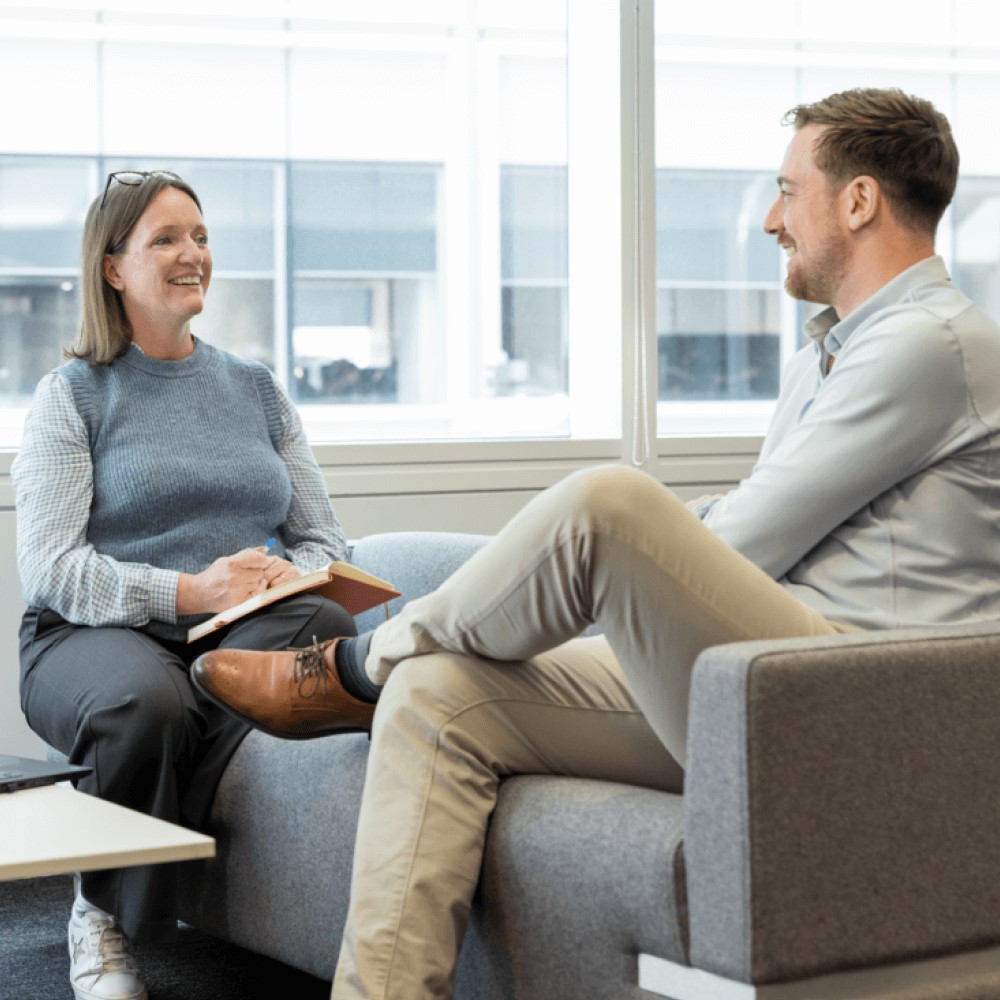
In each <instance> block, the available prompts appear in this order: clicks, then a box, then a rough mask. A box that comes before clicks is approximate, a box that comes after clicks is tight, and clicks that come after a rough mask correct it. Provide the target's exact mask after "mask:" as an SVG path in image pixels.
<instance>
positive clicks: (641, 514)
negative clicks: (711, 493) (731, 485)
mask: <svg viewBox="0 0 1000 1000" xmlns="http://www.w3.org/2000/svg"><path fill="white" fill-rule="evenodd" d="M553 491H554V493H556V494H557V502H558V503H559V504H560V505H561V509H562V510H563V511H564V516H565V517H566V518H567V519H570V520H573V521H575V522H577V523H579V524H581V526H590V527H600V528H603V529H608V528H613V527H614V526H615V525H621V524H627V523H628V522H630V521H631V520H633V519H638V520H640V521H646V520H648V517H649V507H650V503H651V502H653V501H654V500H655V501H656V502H657V503H659V504H661V505H662V504H667V505H670V504H671V502H672V503H673V504H675V505H676V507H677V509H678V510H683V504H682V503H681V502H680V500H678V499H677V498H676V497H674V496H673V494H672V493H671V492H670V491H669V490H668V489H667V488H666V487H665V486H663V484H662V483H660V482H658V481H657V480H656V479H654V478H653V477H652V476H650V475H648V474H647V473H645V472H642V471H641V470H640V469H634V468H632V467H631V466H627V465H599V466H595V467H593V468H589V469H581V470H580V471H578V472H574V473H572V474H571V475H569V476H567V477H566V478H565V479H563V480H562V481H561V482H559V483H557V484H556V486H554V487H553Z"/></svg>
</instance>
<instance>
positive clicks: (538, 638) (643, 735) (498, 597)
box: [333, 466, 844, 1000]
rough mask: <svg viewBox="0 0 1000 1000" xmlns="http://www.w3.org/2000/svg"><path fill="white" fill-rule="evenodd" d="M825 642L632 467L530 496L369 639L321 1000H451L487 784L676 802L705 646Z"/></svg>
mask: <svg viewBox="0 0 1000 1000" xmlns="http://www.w3.org/2000/svg"><path fill="white" fill-rule="evenodd" d="M775 530H778V531H780V525H776V529H775ZM595 622H596V623H597V625H598V626H599V627H600V629H601V631H602V633H603V635H601V636H599V637H593V638H582V639H576V638H573V637H575V636H578V635H579V634H580V632H581V631H583V630H584V629H585V628H586V627H587V626H588V625H590V624H592V623H595ZM842 630H844V626H840V625H837V624H835V623H833V622H830V621H828V620H827V619H825V618H824V617H822V616H821V615H819V614H817V613H816V612H814V611H812V610H810V609H809V608H808V607H806V606H805V605H803V604H802V603H801V602H799V601H797V600H796V599H795V598H793V597H791V596H790V595H789V594H788V593H786V591H785V590H784V589H783V588H782V587H781V586H779V585H778V584H777V583H775V582H774V581H773V580H772V579H771V578H770V577H768V576H767V575H766V574H764V573H763V572H762V571H761V570H759V569H758V568H757V567H756V566H754V565H753V564H751V563H750V562H748V561H747V560H746V559H744V558H743V557H742V556H741V555H739V554H738V553H737V552H735V551H734V550H733V549H731V548H730V547H728V546H727V545H725V544H724V543H723V542H721V541H720V540H719V539H718V538H716V536H715V535H713V534H712V532H711V531H709V530H708V529H707V528H706V527H705V526H704V525H703V524H701V522H700V521H699V520H698V519H697V518H696V517H694V516H693V515H692V514H691V513H690V512H689V511H688V510H687V509H686V508H685V507H684V505H683V504H682V503H681V502H680V501H679V500H678V499H677V498H676V497H675V496H674V495H673V494H672V493H671V492H670V491H669V490H668V489H666V488H665V487H664V486H662V485H661V484H660V483H658V482H657V481H656V480H654V479H652V478H651V477H649V476H647V475H645V474H644V473H641V472H638V471H636V470H633V469H629V468H627V467H624V466H613V467H601V468H596V469H590V470H586V471H584V472H580V473H576V474H574V475H572V476H569V477H568V478H567V479H565V480H563V481H562V482H560V483H558V484H557V485H555V486H554V487H552V488H551V489H549V490H547V491H546V492H544V493H543V494H541V495H540V496H538V497H536V498H535V499H534V500H532V501H531V502H530V503H529V504H528V505H527V506H526V507H525V508H524V509H523V510H522V511H521V513H520V514H518V515H517V516H516V517H515V518H514V519H513V520H512V521H511V522H510V523H509V524H508V525H507V527H506V528H504V530H503V531H501V532H500V533H499V534H498V535H497V536H496V537H495V538H493V539H492V540H491V541H490V542H489V543H488V544H487V545H486V546H485V547H484V548H483V549H482V550H481V551H480V552H478V553H477V554H476V555H475V556H473V558H472V559H470V560H469V562H467V563H466V564H465V565H464V566H463V567H462V568H460V569H459V570H458V571H457V572H456V573H455V574H454V575H453V576H452V577H451V578H450V579H449V580H448V581H447V582H445V583H444V584H443V585H442V586H441V587H440V588H439V589H438V590H437V591H435V592H434V593H433V594H430V595H428V596H426V597H424V598H421V599H419V600H415V601H412V602H411V603H410V604H408V605H407V606H406V607H405V608H404V609H403V611H402V613H401V614H399V615H398V616H397V617H396V618H394V619H392V620H390V621H389V622H387V623H386V624H385V625H383V626H381V627H380V628H379V629H378V630H377V632H376V633H375V635H374V636H373V639H372V644H371V648H370V651H369V655H368V659H367V661H366V668H367V670H368V673H369V674H370V675H371V676H372V679H373V680H376V681H378V682H380V683H381V682H384V683H385V685H386V686H385V689H384V691H383V693H382V697H381V700H380V702H379V707H378V711H377V712H376V714H375V724H374V730H373V733H372V746H371V754H370V758H369V763H368V774H367V778H366V783H365V790H364V799H363V802H362V807H361V814H360V821H359V829H358V835H357V842H356V848H355V858H354V873H353V883H352V889H351V900H350V907H349V912H348V919H347V926H346V929H345V932H344V940H343V945H342V948H341V952H340V957H339V961H338V965H337V972H336V976H335V978H334V984H333V998H334V1000H355V998H362V997H363V998H379V1000H422V998H429V997H450V996H451V994H452V988H453V980H454V972H455V965H456V962H457V957H458V952H459V949H460V947H461V942H462V936H463V934H464V932H465V927H466V923H467V919H468V913H469V908H470V906H471V902H472V897H473V893H474V891H475V888H476V883H477V880H478V877H479V871H480V866H481V862H482V855H483V849H484V844H485V839H486V829H487V824H488V821H489V817H490V814H491V813H492V811H493V808H494V805H495V803H496V797H497V791H498V786H499V783H500V780H501V779H502V778H504V777H506V776H508V775H512V774H560V775H576V776H581V777H588V778H599V779H607V780H612V781H620V782H626V783H631V784H636V785H643V786H647V787H651V788H659V789H665V790H670V791H678V790H680V788H681V785H682V780H683V764H684V750H685V737H686V733H687V704H688V691H689V688H690V683H691V669H692V665H693V664H694V661H695V659H696V657H697V656H698V654H699V653H700V652H701V651H702V650H703V649H705V648H706V647H708V646H712V645H717V644H719V643H723V642H731V641H737V640H743V639H764V638H779V637H789V636H805V635H828V634H831V633H833V632H838V631H842Z"/></svg>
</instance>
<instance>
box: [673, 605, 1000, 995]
mask: <svg viewBox="0 0 1000 1000" xmlns="http://www.w3.org/2000/svg"><path fill="white" fill-rule="evenodd" d="M998 706H1000V623H992V624H989V625H978V626H966V627H961V628H948V629H943V628H941V629H933V630H907V631H902V630H900V631H890V632H884V633H854V634H850V635H842V636H835V637H829V638H819V639H798V640H782V641H773V642H752V643H737V644H732V645H728V646H719V647H715V648H713V649H710V650H706V651H705V653H703V654H702V656H701V657H700V658H699V660H698V662H697V664H696V667H695V673H694V679H693V685H692V693H691V721H690V731H689V744H688V755H687V757H688V771H687V776H686V782H685V795H684V808H685V819H684V838H685V844H684V850H685V859H686V866H687V879H688V886H687V888H688V899H689V907H690V933H691V945H690V948H691V961H692V964H693V965H695V966H698V967H700V968H703V969H707V970H710V971H713V972H717V973H719V974H721V975H724V976H727V977H729V978H731V979H736V980H740V981H743V982H753V983H767V982H780V981H782V980H787V979H794V978H799V977H802V976H806V975H815V974H821V973H824V972H830V971H835V970H838V969H844V968H855V967H862V966H865V965H870V964H875V963H884V962H887V961H892V960H903V959H908V958H919V957H922V956H928V955H932V954H946V953H950V952H956V951H964V950H966V949H970V948H974V947H982V946H985V945H989V944H995V943H997V942H1000V834H998V831H1000V794H998V782H997V777H996V769H997V761H998V760H1000V722H998Z"/></svg>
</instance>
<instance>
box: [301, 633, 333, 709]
mask: <svg viewBox="0 0 1000 1000" xmlns="http://www.w3.org/2000/svg"><path fill="white" fill-rule="evenodd" d="M324 646H325V643H320V642H317V641H316V636H313V641H312V645H311V646H304V647H303V648H302V649H295V647H292V648H293V649H294V651H295V667H294V669H293V671H292V679H293V680H295V681H296V682H297V683H298V685H299V697H301V698H311V697H312V696H313V695H314V694H315V693H316V692H317V691H318V690H319V689H320V688H322V689H323V693H324V694H326V692H327V687H328V686H329V675H330V668H329V667H328V666H327V665H326V660H324V658H323V648H324Z"/></svg>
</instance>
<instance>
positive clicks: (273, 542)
mask: <svg viewBox="0 0 1000 1000" xmlns="http://www.w3.org/2000/svg"><path fill="white" fill-rule="evenodd" d="M277 544H278V540H277V539H276V538H269V539H268V540H267V544H266V545H265V546H264V555H269V554H270V552H271V549H273V548H274V547H275V545H277Z"/></svg>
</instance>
